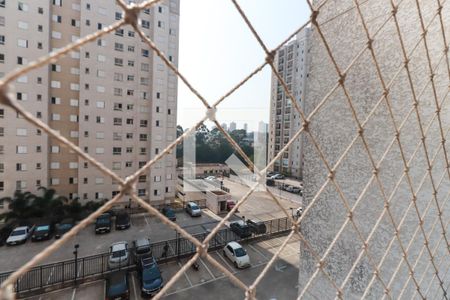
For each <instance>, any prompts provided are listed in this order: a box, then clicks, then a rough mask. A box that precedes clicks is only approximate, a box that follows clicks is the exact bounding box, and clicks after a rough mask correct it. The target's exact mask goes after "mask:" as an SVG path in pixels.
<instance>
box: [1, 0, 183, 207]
mask: <svg viewBox="0 0 450 300" xmlns="http://www.w3.org/2000/svg"><path fill="white" fill-rule="evenodd" d="M135 2H136V1H135ZM122 16H123V12H122V10H121V9H120V7H119V6H117V5H115V4H111V3H110V1H106V0H100V1H99V0H97V1H86V0H64V1H63V0H52V1H44V0H33V1H6V0H3V1H0V72H1V75H2V76H3V75H4V74H5V73H7V72H8V71H10V70H13V69H14V68H16V67H20V66H21V65H26V64H27V63H28V62H31V61H33V60H35V59H37V58H39V57H41V56H44V55H46V54H47V53H49V52H51V51H52V50H56V49H59V48H61V47H64V46H66V45H67V44H69V43H71V42H73V41H76V40H77V39H78V38H79V37H84V36H86V35H88V34H90V33H93V32H95V31H97V30H100V29H103V28H104V27H106V26H108V25H110V24H112V23H114V22H116V21H117V20H120V19H121V18H122ZM139 25H140V27H141V29H142V30H143V32H144V33H145V34H146V35H147V36H148V37H149V38H150V39H152V40H153V41H154V42H155V43H156V45H157V46H158V47H159V49H160V50H162V51H163V52H164V53H165V54H166V56H167V57H168V59H169V60H170V61H172V62H173V63H174V64H175V65H177V64H178V30H179V1H178V0H167V1H163V2H161V3H160V4H158V5H157V6H155V7H153V8H151V9H146V10H143V11H142V12H141V14H140V16H139ZM12 92H13V93H14V94H15V95H16V97H17V100H18V101H20V104H21V105H23V106H24V107H25V108H26V109H27V110H28V111H29V112H31V113H32V114H33V115H35V116H36V117H37V118H39V119H41V120H42V121H43V122H45V123H48V124H49V125H50V126H51V127H52V128H53V129H55V130H58V131H59V132H60V133H61V134H62V135H63V136H65V137H66V138H68V139H69V140H70V141H72V142H73V143H75V144H76V145H78V146H79V147H80V148H81V149H82V150H83V151H84V152H86V153H89V155H91V156H93V157H94V158H96V159H97V160H98V161H100V162H101V163H103V164H104V165H105V166H107V167H108V168H110V169H112V170H113V171H114V172H116V173H117V174H118V175H119V176H120V177H122V178H125V177H126V176H128V175H130V174H132V173H134V172H135V171H136V170H137V169H138V168H139V167H141V166H143V165H144V164H145V163H146V162H147V161H149V160H150V159H152V158H154V157H155V156H156V155H157V154H158V153H160V152H161V151H162V150H163V149H164V148H165V147H166V146H167V145H168V144H169V143H170V142H172V141H173V140H174V139H175V138H176V114H177V77H176V75H175V74H174V73H173V72H172V71H169V69H168V68H167V67H166V66H165V64H164V63H163V62H162V60H161V59H160V58H159V57H157V56H156V55H154V53H153V52H152V50H151V49H150V48H149V47H148V45H147V44H145V43H144V42H143V41H142V40H141V38H140V37H139V36H138V34H137V33H136V32H135V31H134V30H133V28H132V27H131V26H124V27H121V28H120V29H118V30H116V31H115V32H113V33H111V34H109V35H106V36H103V37H101V38H100V39H97V40H96V41H95V42H92V43H89V44H87V45H85V46H83V47H82V48H81V49H80V50H78V51H72V52H71V53H70V54H69V55H67V56H65V57H63V58H60V59H58V60H57V61H55V62H53V63H52V64H50V65H48V66H45V67H42V68H40V69H38V70H35V71H33V72H30V73H28V74H26V75H25V76H23V77H21V78H19V79H18V80H17V82H16V83H15V84H14V90H13V91H12ZM0 109H1V110H0V118H1V119H0V133H3V137H2V138H3V142H1V145H0V153H1V154H0V156H1V157H0V172H1V173H0V197H4V196H11V195H12V194H13V193H14V191H15V190H22V191H31V192H36V190H37V189H38V188H39V187H40V186H45V187H48V188H53V189H55V190H56V191H57V192H58V194H60V195H63V196H66V197H68V198H70V199H75V198H77V197H78V198H79V199H80V200H82V201H89V200H96V199H111V198H112V197H113V196H114V195H115V194H116V193H118V190H119V188H118V185H117V183H115V182H113V181H112V179H111V178H109V177H106V176H104V175H102V174H101V173H100V172H99V171H98V170H97V169H96V168H95V167H93V166H91V165H89V164H88V163H87V162H85V161H84V160H83V159H80V158H79V157H78V156H77V155H76V154H75V153H73V152H72V151H70V150H69V149H67V147H64V145H60V144H59V143H58V142H57V141H55V140H54V139H52V138H49V137H48V136H47V135H45V134H43V133H42V132H41V131H40V130H38V129H36V128H34V127H33V126H31V125H29V124H28V123H27V122H25V121H24V120H22V119H21V118H20V117H19V116H18V115H17V114H16V112H14V111H12V110H10V109H9V108H3V107H2V108H0ZM175 168H176V160H175V153H172V154H169V155H167V156H165V157H164V158H163V159H161V160H160V161H159V162H158V163H156V164H155V165H154V166H153V167H152V168H151V170H150V171H149V172H148V173H147V174H145V175H143V176H141V177H140V178H139V182H138V183H137V190H138V194H139V195H140V196H141V197H142V198H143V199H146V200H150V201H155V202H159V203H161V202H164V201H169V200H170V199H173V198H174V196H175V183H176V170H175ZM123 201H124V202H125V203H128V201H129V199H123ZM3 206H6V205H3ZM3 208H5V207H3Z"/></svg>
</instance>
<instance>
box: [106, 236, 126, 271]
mask: <svg viewBox="0 0 450 300" xmlns="http://www.w3.org/2000/svg"><path fill="white" fill-rule="evenodd" d="M128 259H129V254H128V243H127V242H117V243H114V244H111V246H110V247H109V258H108V267H109V268H110V269H114V268H119V267H123V266H126V265H128Z"/></svg>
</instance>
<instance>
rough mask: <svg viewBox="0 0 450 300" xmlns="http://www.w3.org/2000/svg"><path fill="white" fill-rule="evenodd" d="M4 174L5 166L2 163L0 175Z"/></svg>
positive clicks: (0, 164)
mask: <svg viewBox="0 0 450 300" xmlns="http://www.w3.org/2000/svg"><path fill="white" fill-rule="evenodd" d="M4 172H5V164H4V163H0V173H4Z"/></svg>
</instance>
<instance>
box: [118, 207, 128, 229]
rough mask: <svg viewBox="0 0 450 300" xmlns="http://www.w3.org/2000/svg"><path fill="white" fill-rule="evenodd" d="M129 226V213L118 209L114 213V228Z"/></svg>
mask: <svg viewBox="0 0 450 300" xmlns="http://www.w3.org/2000/svg"><path fill="white" fill-rule="evenodd" d="M127 228H130V215H129V214H128V213H127V212H126V211H119V212H118V213H117V214H116V229H119V230H120V229H127Z"/></svg>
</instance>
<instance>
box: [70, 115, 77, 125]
mask: <svg viewBox="0 0 450 300" xmlns="http://www.w3.org/2000/svg"><path fill="white" fill-rule="evenodd" d="M69 120H70V122H74V123H78V116H77V115H70V116H69Z"/></svg>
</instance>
